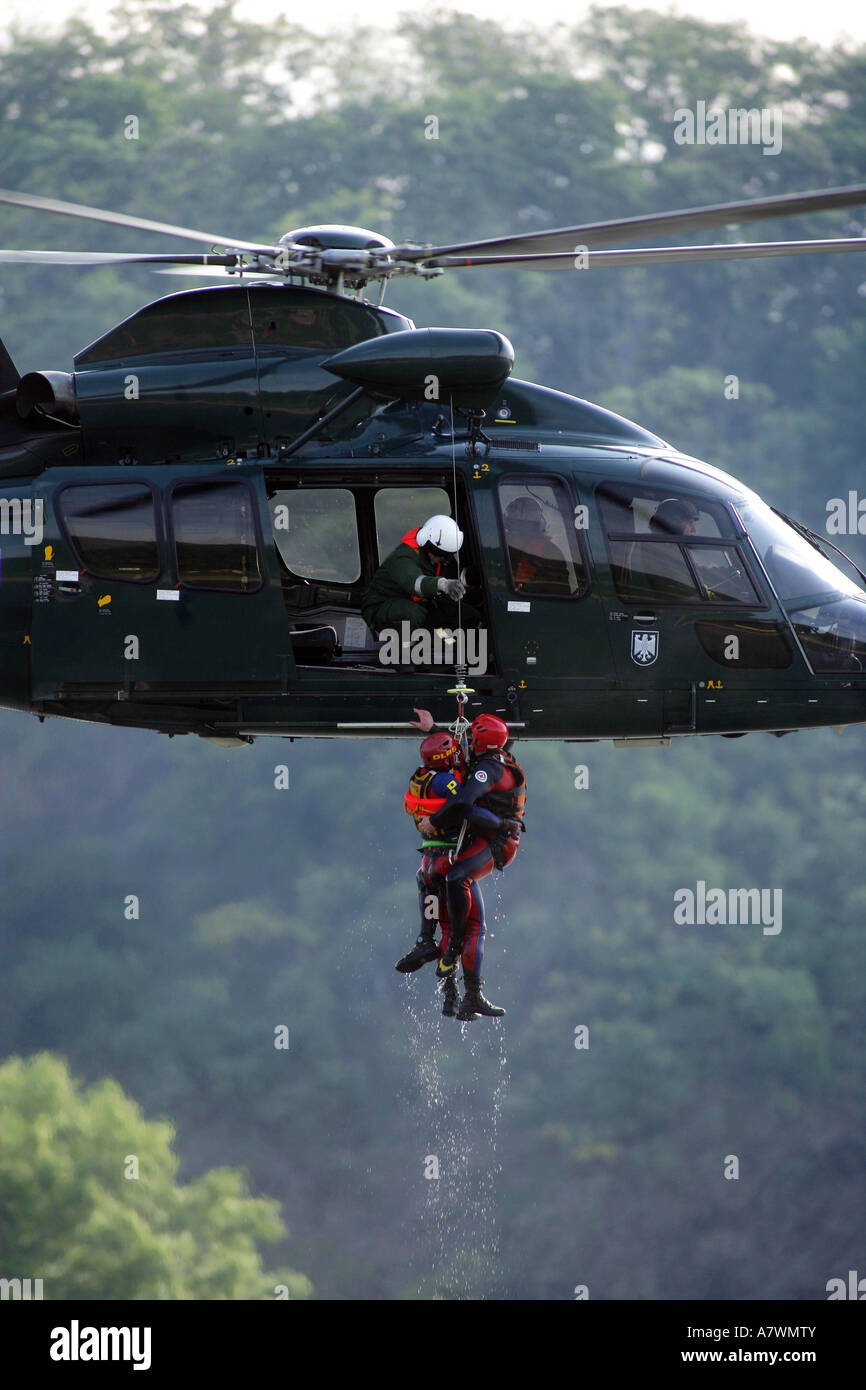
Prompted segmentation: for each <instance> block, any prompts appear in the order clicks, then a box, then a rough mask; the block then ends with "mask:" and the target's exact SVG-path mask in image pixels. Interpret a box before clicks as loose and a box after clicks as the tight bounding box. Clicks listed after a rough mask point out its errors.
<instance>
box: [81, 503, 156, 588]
mask: <svg viewBox="0 0 866 1390" xmlns="http://www.w3.org/2000/svg"><path fill="white" fill-rule="evenodd" d="M57 511H58V515H59V518H60V524H61V526H62V528H63V530H64V531H65V534H66V538H67V540H68V541H69V544H70V546H71V549H72V551H73V553H74V555H75V556H76V558H77V560H78V563H79V566H80V568H81V569H83V570H87V571H88V573H89V574H92V575H94V576H96V577H97V578H100V579H128V580H131V581H133V582H137V583H145V582H147V581H148V580H152V579H156V577H157V575H158V574H159V547H158V543H157V534H156V511H155V507H154V498H153V493H152V492H151V490H150V488H149V487H147V486H146V485H145V484H144V483H72V484H70V485H69V486H67V487H64V488H63V489H62V490H61V491H60V494H59V496H58V498H57Z"/></svg>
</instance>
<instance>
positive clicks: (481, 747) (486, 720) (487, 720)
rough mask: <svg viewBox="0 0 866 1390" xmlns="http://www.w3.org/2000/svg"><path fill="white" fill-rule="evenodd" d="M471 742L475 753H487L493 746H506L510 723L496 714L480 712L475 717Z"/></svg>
mask: <svg viewBox="0 0 866 1390" xmlns="http://www.w3.org/2000/svg"><path fill="white" fill-rule="evenodd" d="M469 742H470V743H471V744H472V751H473V752H474V753H487V752H489V751H490V749H491V748H504V747H505V745H506V743H507V742H508V725H507V724H506V723H505V720H504V719H499V718H498V717H497V715H495V714H479V716H478V718H477V719H473V721H472V727H471V729H470V731H469Z"/></svg>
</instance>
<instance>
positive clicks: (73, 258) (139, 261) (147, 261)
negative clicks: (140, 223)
mask: <svg viewBox="0 0 866 1390" xmlns="http://www.w3.org/2000/svg"><path fill="white" fill-rule="evenodd" d="M4 261H5V262H7V263H8V264H11V265H152V264H154V263H156V264H162V265H190V266H199V265H213V266H218V265H222V266H229V265H237V263H238V257H237V256H231V255H224V256H213V255H205V254H202V253H200V254H199V255H195V254H194V253H192V252H190V253H187V252H181V253H180V254H178V255H175V256H172V255H170V254H169V255H165V256H162V255H149V256H148V255H140V256H139V255H135V254H127V252H125V251H0V263H2V262H4Z"/></svg>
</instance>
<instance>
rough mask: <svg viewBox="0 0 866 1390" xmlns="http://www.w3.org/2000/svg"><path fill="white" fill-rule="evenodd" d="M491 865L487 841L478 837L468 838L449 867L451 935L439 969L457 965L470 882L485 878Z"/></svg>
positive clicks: (470, 902)
mask: <svg viewBox="0 0 866 1390" xmlns="http://www.w3.org/2000/svg"><path fill="white" fill-rule="evenodd" d="M492 868H493V854H492V853H491V850H490V846H489V845H488V843H487V841H486V840H483V839H481V838H480V837H478V838H476V839H474V840H472V841H471V843H470V844H469V845H468V846H467V848H466V849H465V850H464V851H463V853H462V854H461V855H460V857H459V859H455V861H454V863H453V864H452V865H451V868H450V869H449V870H448V874H447V877H446V879H445V888H446V893H447V895H448V914H449V916H450V918H451V927H452V934H451V940H450V941H449V943H448V950H447V952H445V953H443V956H442V959H441V961H440V962H439V969H440V970H441V971H442V972H443V973H444V972H446V971H448V970H455V969H456V968H457V961H458V960H459V959H460V954H461V952H462V950H463V942H464V940H465V937H466V924H467V922H468V920H469V914H470V911H471V909H472V906H473V899H472V893H471V890H470V883H471V882H472V880H474V879H478V878H484V876H485V874H489V873H490V871H491V869H492Z"/></svg>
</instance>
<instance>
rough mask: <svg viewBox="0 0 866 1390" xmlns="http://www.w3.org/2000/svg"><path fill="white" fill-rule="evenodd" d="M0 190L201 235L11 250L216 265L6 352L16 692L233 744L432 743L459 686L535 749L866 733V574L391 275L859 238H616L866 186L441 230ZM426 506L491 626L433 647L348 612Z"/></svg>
mask: <svg viewBox="0 0 866 1390" xmlns="http://www.w3.org/2000/svg"><path fill="white" fill-rule="evenodd" d="M0 202H3V203H7V204H13V205H18V206H23V207H26V208H30V209H37V210H40V211H43V212H49V213H56V214H63V215H66V216H67V217H77V218H82V219H89V220H91V221H96V222H101V223H104V224H111V225H115V226H123V227H127V228H133V229H136V230H138V231H141V232H147V233H149V234H159V235H169V236H172V237H174V238H177V239H185V240H187V241H194V242H196V243H197V244H198V246H199V247H201V246H207V247H208V248H209V249H208V250H206V251H202V250H198V251H196V252H169V253H157V252H153V253H142V254H138V253H135V254H132V253H116V252H99V251H95V252H94V251H85V252H75V251H59V252H58V251H37V250H23V251H13V250H4V251H0V264H12V265H15V264H54V265H56V264H61V265H69V266H88V265H106V264H113V265H123V264H147V265H150V266H151V267H153V268H154V269H156V270H159V271H162V272H164V273H178V274H184V275H186V274H202V275H206V276H211V275H214V274H216V275H218V276H220V277H223V278H224V279H225V280H226V283H223V284H220V285H210V286H207V287H204V288H198V289H185V290H182V291H181V292H179V293H175V294H169V295H167V296H165V297H163V298H160V299H158V300H156V301H154V302H153V303H150V304H147V305H146V306H144V307H143V308H141V309H139V310H138V311H137V312H136V313H134V314H133V315H132V316H131V317H129V318H127V319H126V320H124V321H123V322H122V323H120V324H118V325H117V326H116V327H114V328H112V329H111V330H110V331H109V332H107V333H105V334H104V335H103V336H102V337H100V338H99V339H97V341H95V342H93V343H91V344H90V345H89V346H88V347H85V348H84V349H83V350H82V351H81V352H79V353H78V354H77V355H76V356H75V358H74V370H73V371H71V372H69V371H58V370H46V371H41V372H28V373H26V374H25V375H24V376H20V375H19V373H18V371H17V369H16V368H15V366H14V364H13V362H12V360H11V358H10V356H9V354H8V352H7V350H6V349H5V347H3V345H2V343H0V645H2V649H3V662H2V667H0V705H3V706H5V707H7V708H10V709H15V710H20V711H25V712H29V713H31V714H35V715H37V716H38V717H39V718H40V719H44V718H46V717H66V718H73V719H79V720H87V721H92V722H97V723H103V724H110V725H115V726H121V727H133V728H146V729H151V730H155V731H158V732H162V733H165V734H168V735H169V736H174V735H176V734H196V735H198V736H200V737H202V738H204V739H207V740H210V741H212V742H214V743H216V744H218V745H220V746H224V747H237V746H242V745H244V744H249V743H251V742H252V741H253V740H254V739H256V738H259V737H264V736H278V737H290V738H294V737H301V736H318V737H352V738H358V737H400V736H414V728H413V726H412V725H411V724H410V723H409V722H408V721H407V718H406V713H407V710H408V709H409V708H411V707H419V706H424V707H427V708H428V709H430V710H431V711H432V712H433V714H434V716H435V717H436V718H437V720H439V722H442V723H447V722H448V721H449V719H450V718H451V714H450V711H451V708H452V706H453V697H454V695H455V693H456V694H457V696H458V700H459V701H460V702H461V703H460V708H461V710H462V708H463V706H464V705H467V706H468V711H469V714H470V715H474V714H475V713H480V712H491V713H497V714H501V715H502V716H503V717H504V718H505V719H506V720H507V722H508V724H509V726H510V729H511V730H512V732H513V734H514V735H515V736H516V737H517V738H527V739H532V738H539V739H556V740H562V741H578V742H580V741H593V740H598V739H612V740H613V741H614V743H615V745H616V746H619V747H635V746H645V745H661V746H666V745H668V744H669V743H670V741H671V739H672V738H674V737H686V736H695V735H709V734H719V735H723V736H726V737H739V736H742V735H744V734H746V733H748V732H751V731H765V732H771V733H774V734H776V735H779V736H781V735H783V734H786V733H789V732H791V731H794V730H797V729H809V728H818V727H821V726H834V727H837V728H839V727H844V726H847V725H849V724H857V723H862V722H864V721H866V576H864V575H863V574H862V573H861V572H860V571H859V570H857V568H856V566H853V562H850V563H852V567H853V569H854V570H855V571H856V579H852V578H849V576H848V575H847V574H846V573H845V572H844V571H843V570H842V569H841V568H840V567H839V565H838V564H837V563H836V559H835V556H833V555H831V554H829V553H828V552H829V551H831V550H832V551H836V547H835V546H832V545H831V544H830V543H829V542H827V540H826V539H821V538H819V537H817V536H815V535H814V534H813V533H812V532H810V531H809V530H808V529H807V528H806V527H804V526H802V525H800V524H799V523H797V522H796V521H793V520H791V519H790V518H788V517H785V516H783V515H782V514H781V513H779V512H777V511H775V510H774V509H773V508H771V507H770V506H769V505H767V504H766V503H765V502H764V501H763V500H762V499H761V498H760V497H759V496H758V495H757V494H756V493H755V492H753V491H752V490H751V489H749V488H747V487H745V486H743V485H742V484H741V483H739V482H738V481H737V480H736V479H735V478H734V477H732V476H731V475H729V474H726V473H723V472H721V471H720V470H719V469H717V468H714V467H713V466H711V465H710V464H706V463H703V462H701V461H700V460H698V459H694V458H692V457H690V456H688V455H685V454H682V453H680V452H679V451H678V450H677V449H676V448H674V447H673V446H671V445H670V444H669V443H667V442H666V441H665V440H663V439H661V438H660V437H659V436H657V435H656V434H654V433H652V432H651V431H649V430H646V429H644V428H642V427H641V426H640V425H637V424H634V423H632V422H631V421H628V420H626V419H624V418H622V417H620V416H618V415H615V414H613V413H611V412H610V411H607V410H605V409H603V408H602V407H600V406H598V405H594V404H592V403H590V402H588V401H584V400H581V399H579V398H577V397H575V396H571V395H567V394H565V393H563V392H559V391H554V390H551V389H549V388H547V387H544V386H540V385H535V384H532V383H530V382H527V381H522V380H518V379H515V378H514V377H512V375H511V373H512V367H513V362H514V352H513V348H512V346H511V344H510V343H509V342H508V340H507V339H506V338H505V337H504V336H503V335H502V334H500V333H498V332H496V331H495V330H492V329H443V328H416V327H415V325H414V324H413V323H412V321H411V320H410V319H408V318H406V317H404V316H403V315H401V314H399V313H398V312H396V311H395V310H392V309H390V308H385V307H384V303H383V301H384V295H385V290H386V287H387V285H388V283H389V282H390V281H391V280H392V279H399V278H401V277H404V276H408V275H413V276H420V277H422V278H426V279H432V278H434V277H436V276H439V275H441V274H443V273H444V272H445V271H446V270H450V269H455V268H461V267H464V268H468V267H478V266H485V265H516V266H518V267H522V268H528V269H531V270H540V271H549V270H567V271H571V272H580V271H585V270H586V269H591V268H593V267H603V268H612V267H618V266H623V265H626V266H627V265H652V264H664V263H669V262H675V263H676V262H683V263H689V262H693V261H699V260H719V259H741V258H742V259H745V258H753V257H764V256H789V255H807V254H816V253H819V254H831V253H833V254H838V253H847V252H858V251H863V250H866V239H864V238H862V237H853V238H837V239H832V240H829V239H828V240H811V241H799V242H768V243H721V244H714V245H705V246H674V247H670V246H662V247H638V248H628V249H622V243H627V242H633V241H637V240H640V239H642V238H645V237H647V236H650V235H658V236H661V237H662V238H665V237H671V236H677V235H679V234H681V233H686V232H695V231H700V230H702V229H704V228H706V227H713V226H730V225H736V224H740V223H744V222H750V221H757V220H760V219H764V218H773V217H779V216H788V215H792V214H802V213H807V212H808V213H811V212H818V211H822V210H828V211H829V210H832V209H840V208H846V207H853V206H857V205H859V204H862V203H864V202H866V185H858V186H854V187H847V188H836V189H827V190H821V191H816V192H809V193H798V194H787V195H782V196H776V197H771V198H761V199H750V200H747V201H743V202H736V203H726V204H719V205H715V206H708V207H702V208H693V209H686V210H678V211H672V212H666V213H659V214H652V215H647V216H636V217H629V218H626V219H622V220H619V221H608V222H596V223H592V224H583V225H577V226H574V227H569V228H563V229H558V230H555V231H548V232H532V233H521V234H520V235H517V236H506V237H502V238H497V239H488V240H485V241H477V242H472V243H469V242H462V243H457V244H452V245H442V246H432V245H418V244H414V243H406V244H404V245H398V244H395V243H394V242H393V241H391V240H390V239H389V238H387V237H384V236H381V235H380V234H378V233H376V232H371V231H368V230H366V229H363V228H357V227H348V226H336V225H322V226H311V227H306V228H300V229H297V230H295V231H291V232H288V233H286V235H284V236H283V237H281V238H280V240H279V242H277V243H276V244H273V245H271V244H267V243H264V242H263V243H256V242H249V241H239V240H237V239H234V238H232V237H227V236H223V235H214V234H212V233H206V232H202V231H200V230H197V229H194V228H187V227H180V226H173V225H171V224H168V223H161V222H155V221H151V220H149V219H144V218H138V217H132V216H127V215H125V214H121V213H115V212H111V211H108V210H105V209H98V208H90V207H85V206H82V205H79V204H75V203H67V202H61V201H58V200H56V199H50V198H44V197H41V196H37V195H35V194H29V193H17V192H12V191H4V190H0ZM611 248H613V249H611ZM368 286H372V287H374V289H375V291H376V293H375V295H374V297H373V298H369V299H368V298H367V297H366V296H365V291H366V290H367V287H368ZM431 514H435V515H440V516H446V517H451V518H453V519H454V520H456V522H457V524H458V526H459V528H460V530H461V531H462V535H463V544H462V546H461V548H460V552H459V565H460V566H461V569H460V577H461V579H462V580H463V582H464V584H465V586H466V589H467V601H468V602H470V603H471V604H472V605H473V606H474V609H475V611H476V612H477V614H478V615H479V621H478V624H477V627H476V629H475V637H476V638H477V639H479V640H477V641H476V642H475V644H474V646H473V645H472V644H471V643H470V642H469V640H468V638H469V636H471V635H472V634H471V633H469V632H468V630H467V631H466V633H464V632H463V630H462V629H460V627H459V625H458V629H457V630H456V631H455V632H445V633H442V634H436V635H437V636H440V635H441V638H442V642H441V647H440V650H439V651H438V652H437V651H436V650H433V649H432V648H431V649H430V650H426V651H422V652H416V650H415V647H414V645H413V643H412V641H410V638H411V637H412V634H409V636H408V637H407V635H406V634H405V633H404V634H403V636H402V638H401V639H398V640H396V642H395V640H394V634H392V633H387V632H383V631H380V630H378V631H377V630H373V629H371V628H370V627H369V626H368V624H367V623H366V622H365V620H364V617H363V603H364V594H365V591H366V590H367V588H368V587H369V585H370V583H371V581H372V579H373V576H374V574H375V573H376V571H377V569H378V567H379V565H380V564H381V562H382V561H383V560H384V558H385V556H386V555H387V554H388V553H389V552H390V551H392V550H393V548H394V547H395V546H396V545H397V544H398V543H399V542H400V540H401V537H403V535H404V533H406V532H407V531H408V530H410V528H412V527H417V526H419V525H420V524H421V523H422V522H423V521H424V520H425V518H427V517H429V516H430V515H431ZM837 553H838V556H839V557H840V558H841V559H847V557H845V556H843V555H842V552H837ZM428 635H429V634H428ZM464 637H465V638H466V640H465V641H463V640H460V639H463V638H464ZM434 645H435V644H434ZM467 682H470V683H469V684H467Z"/></svg>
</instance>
